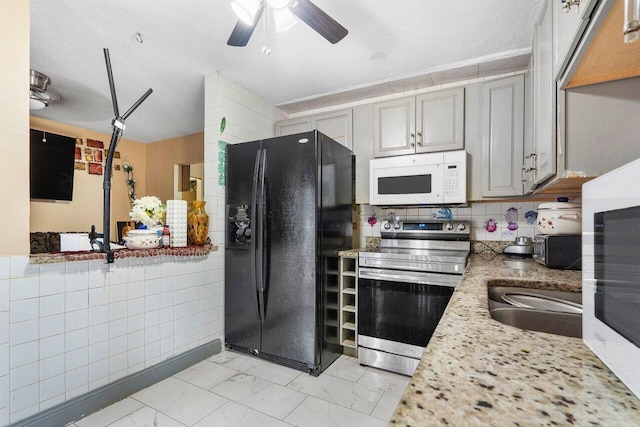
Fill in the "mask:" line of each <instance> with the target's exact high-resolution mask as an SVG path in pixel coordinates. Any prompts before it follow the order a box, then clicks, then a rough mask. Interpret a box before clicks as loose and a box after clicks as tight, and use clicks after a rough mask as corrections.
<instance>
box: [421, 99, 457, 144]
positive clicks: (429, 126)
mask: <svg viewBox="0 0 640 427" xmlns="http://www.w3.org/2000/svg"><path fill="white" fill-rule="evenodd" d="M416 117H417V128H416V152H417V153H427V152H433V151H447V150H462V149H463V148H464V88H458V89H453V90H445V91H442V92H435V93H427V94H425V95H421V96H418V97H417V98H416Z"/></svg>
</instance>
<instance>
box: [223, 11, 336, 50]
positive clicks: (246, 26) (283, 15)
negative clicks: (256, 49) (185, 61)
mask: <svg viewBox="0 0 640 427" xmlns="http://www.w3.org/2000/svg"><path fill="white" fill-rule="evenodd" d="M265 3H267V4H268V5H269V6H270V7H271V8H272V9H273V14H274V20H275V24H276V32H280V31H284V30H285V29H286V28H289V27H290V26H291V25H293V24H294V23H295V19H294V18H293V16H292V15H291V14H293V15H295V16H297V17H298V18H299V19H300V20H301V21H303V22H304V23H306V24H307V25H308V26H310V27H311V28H312V29H313V30H315V31H316V32H317V33H318V34H320V35H321V36H322V37H324V38H325V39H327V40H328V41H329V42H330V43H332V44H336V43H338V42H339V41H340V40H342V39H343V38H344V37H345V36H346V35H347V33H348V31H347V29H346V28H344V27H343V26H342V25H340V24H339V23H338V22H337V21H336V20H335V19H333V18H332V17H330V16H329V15H327V14H326V13H325V12H324V11H323V10H322V9H320V8H319V7H318V6H316V5H315V4H313V3H311V2H310V1H309V0H234V1H232V2H231V7H232V8H233V10H234V12H235V13H236V15H238V18H240V19H239V20H238V23H237V24H236V26H235V28H234V29H233V32H232V33H231V36H230V37H229V40H228V41H227V44H228V45H229V46H237V47H242V46H246V45H247V43H248V42H249V39H250V38H251V35H252V34H253V30H255V28H256V25H257V24H258V21H259V20H260V18H261V17H262V14H263V13H264V9H265V7H266V5H265Z"/></svg>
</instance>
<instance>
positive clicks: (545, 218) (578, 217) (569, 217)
mask: <svg viewBox="0 0 640 427" xmlns="http://www.w3.org/2000/svg"><path fill="white" fill-rule="evenodd" d="M536 224H537V228H538V232H540V233H542V234H549V235H556V234H581V233H582V206H581V205H580V204H579V203H567V202H556V203H542V204H540V206H538V219H537V223H536Z"/></svg>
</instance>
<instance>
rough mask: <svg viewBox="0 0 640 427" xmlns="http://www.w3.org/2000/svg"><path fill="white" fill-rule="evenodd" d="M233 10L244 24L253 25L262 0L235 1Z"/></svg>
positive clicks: (232, 4) (232, 6)
mask: <svg viewBox="0 0 640 427" xmlns="http://www.w3.org/2000/svg"><path fill="white" fill-rule="evenodd" d="M231 8H232V9H233V11H234V12H235V14H236V15H237V16H238V18H239V19H240V20H241V21H242V22H244V23H245V24H247V25H253V20H254V19H255V17H256V13H257V12H258V10H259V9H260V0H233V1H232V2H231Z"/></svg>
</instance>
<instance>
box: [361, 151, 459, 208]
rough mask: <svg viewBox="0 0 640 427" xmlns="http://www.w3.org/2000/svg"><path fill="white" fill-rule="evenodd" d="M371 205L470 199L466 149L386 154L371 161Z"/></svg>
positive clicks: (438, 203) (457, 202) (420, 203)
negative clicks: (393, 155)
mask: <svg viewBox="0 0 640 427" xmlns="http://www.w3.org/2000/svg"><path fill="white" fill-rule="evenodd" d="M369 170H370V172H369V192H370V193H369V195H370V197H369V203H370V204H371V205H386V206H408V205H441V204H459V203H466V202H467V152H466V151H464V150H461V151H446V152H440V153H427V154H415V155H409V156H398V157H385V158H381V159H374V160H371V161H370V162H369Z"/></svg>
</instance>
